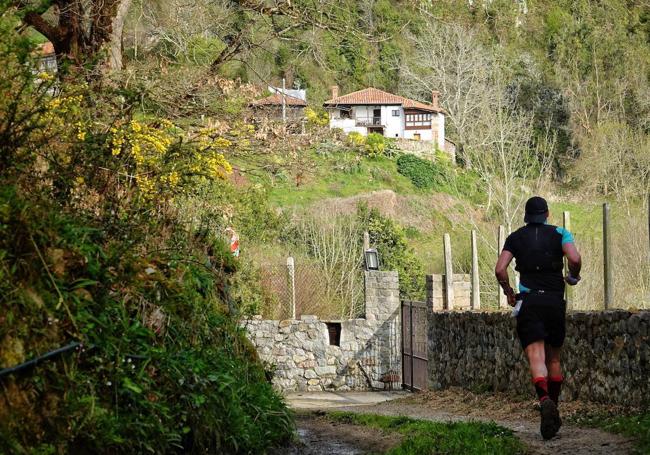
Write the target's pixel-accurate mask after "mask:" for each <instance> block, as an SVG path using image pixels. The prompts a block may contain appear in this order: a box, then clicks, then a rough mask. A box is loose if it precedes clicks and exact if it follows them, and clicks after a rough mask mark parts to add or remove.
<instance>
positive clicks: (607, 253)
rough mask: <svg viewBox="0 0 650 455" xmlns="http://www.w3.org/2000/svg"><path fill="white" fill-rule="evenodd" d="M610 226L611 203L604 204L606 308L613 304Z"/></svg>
mask: <svg viewBox="0 0 650 455" xmlns="http://www.w3.org/2000/svg"><path fill="white" fill-rule="evenodd" d="M610 236H611V232H610V228H609V204H608V203H607V202H605V203H604V204H603V275H604V276H603V278H604V280H605V288H604V293H603V294H604V297H605V309H608V308H611V306H612V294H613V289H612V248H611V247H612V245H611V238H610Z"/></svg>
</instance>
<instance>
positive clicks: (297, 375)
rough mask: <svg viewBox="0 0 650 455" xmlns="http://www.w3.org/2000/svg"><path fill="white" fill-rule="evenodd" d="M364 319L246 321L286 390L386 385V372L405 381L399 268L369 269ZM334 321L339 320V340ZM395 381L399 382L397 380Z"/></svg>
mask: <svg viewBox="0 0 650 455" xmlns="http://www.w3.org/2000/svg"><path fill="white" fill-rule="evenodd" d="M365 285H366V312H365V318H363V319H350V320H344V321H320V320H318V318H316V317H315V316H302V317H301V319H300V320H290V319H288V320H284V321H271V320H262V319H261V318H259V317H256V318H253V319H251V320H246V321H242V326H243V327H245V328H246V330H247V332H248V337H249V339H250V340H251V341H252V342H253V344H254V345H255V347H256V348H257V351H258V353H259V355H260V357H261V359H262V360H265V361H267V362H269V363H271V364H273V365H274V366H275V375H274V378H273V383H274V384H275V385H276V386H277V387H278V388H279V389H281V390H286V391H305V390H307V391H319V390H338V391H346V390H369V389H372V388H384V384H385V383H384V382H383V381H382V379H385V378H386V376H387V374H389V373H394V377H393V378H392V379H393V381H392V382H393V384H394V385H396V386H397V387H399V383H401V372H402V366H401V334H400V327H399V311H400V300H399V281H398V277H397V272H379V271H370V272H366V276H365ZM328 323H329V324H330V325H336V324H340V343H339V346H335V345H332V344H331V342H333V341H335V340H330V336H329V332H328ZM395 383H396V384H395Z"/></svg>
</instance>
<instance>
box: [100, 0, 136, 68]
mask: <svg viewBox="0 0 650 455" xmlns="http://www.w3.org/2000/svg"><path fill="white" fill-rule="evenodd" d="M131 3H133V0H120V2H119V5H118V6H117V11H116V14H115V17H114V18H113V23H112V25H111V31H110V39H109V42H108V43H107V46H106V47H107V48H108V59H107V62H106V63H107V66H108V69H109V71H119V70H121V69H122V66H123V65H122V32H123V30H124V21H125V19H126V15H127V13H128V12H129V8H130V7H131Z"/></svg>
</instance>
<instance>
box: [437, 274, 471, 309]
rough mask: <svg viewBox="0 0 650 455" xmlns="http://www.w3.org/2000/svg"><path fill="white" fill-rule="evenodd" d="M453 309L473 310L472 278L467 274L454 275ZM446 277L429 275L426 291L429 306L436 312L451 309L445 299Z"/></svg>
mask: <svg viewBox="0 0 650 455" xmlns="http://www.w3.org/2000/svg"><path fill="white" fill-rule="evenodd" d="M452 285H453V296H454V298H453V305H452V306H453V309H454V310H468V309H470V308H471V295H472V283H471V277H470V275H469V274H466V273H454V277H453V279H452ZM445 288H446V285H445V275H427V281H426V291H427V306H428V307H429V308H430V309H433V310H434V311H438V310H446V309H449V304H448V302H447V301H446V297H445Z"/></svg>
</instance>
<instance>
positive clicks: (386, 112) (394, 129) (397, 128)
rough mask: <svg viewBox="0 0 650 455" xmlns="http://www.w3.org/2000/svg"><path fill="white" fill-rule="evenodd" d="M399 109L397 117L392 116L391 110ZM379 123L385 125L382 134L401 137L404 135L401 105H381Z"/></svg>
mask: <svg viewBox="0 0 650 455" xmlns="http://www.w3.org/2000/svg"><path fill="white" fill-rule="evenodd" d="M395 110H397V111H399V117H393V111H395ZM381 123H382V125H385V128H384V136H386V137H392V138H396V137H403V136H404V109H403V108H402V106H382V107H381Z"/></svg>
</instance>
